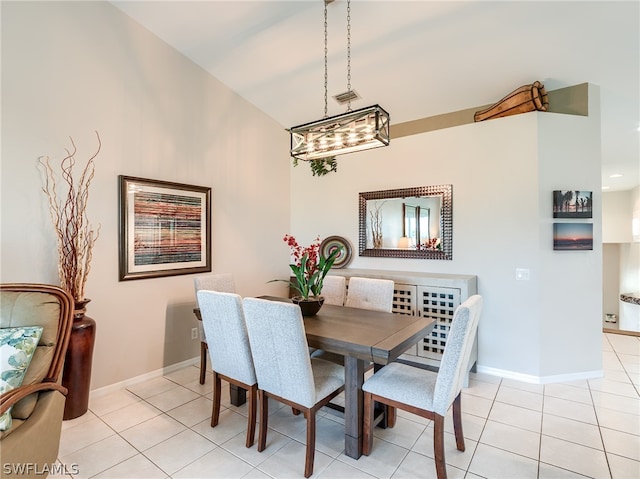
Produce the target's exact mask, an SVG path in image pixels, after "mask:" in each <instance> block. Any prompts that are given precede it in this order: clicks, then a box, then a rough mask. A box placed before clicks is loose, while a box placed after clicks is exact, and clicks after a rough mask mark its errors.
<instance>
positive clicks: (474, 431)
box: [432, 404, 487, 441]
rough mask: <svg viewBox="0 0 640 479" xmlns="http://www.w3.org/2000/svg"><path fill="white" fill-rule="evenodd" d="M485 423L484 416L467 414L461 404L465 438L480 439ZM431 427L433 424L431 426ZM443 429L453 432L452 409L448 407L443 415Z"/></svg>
mask: <svg viewBox="0 0 640 479" xmlns="http://www.w3.org/2000/svg"><path fill="white" fill-rule="evenodd" d="M486 423H487V420H486V418H483V417H480V416H475V415H473V414H468V413H467V412H466V411H465V410H464V404H463V406H462V436H463V437H464V438H466V439H471V440H472V441H477V440H478V439H480V435H481V434H482V430H483V429H484V426H485V424H486ZM432 427H433V426H432ZM444 430H445V432H448V433H451V434H453V433H454V430H453V414H452V410H451V409H449V411H448V412H447V415H446V416H445V421H444Z"/></svg>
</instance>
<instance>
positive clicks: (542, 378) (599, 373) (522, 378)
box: [478, 365, 604, 384]
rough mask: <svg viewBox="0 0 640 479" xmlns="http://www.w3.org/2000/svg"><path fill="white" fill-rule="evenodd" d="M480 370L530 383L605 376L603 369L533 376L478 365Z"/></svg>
mask: <svg viewBox="0 0 640 479" xmlns="http://www.w3.org/2000/svg"><path fill="white" fill-rule="evenodd" d="M478 372H479V373H483V374H488V375H490V376H499V377H501V378H505V379H513V380H516V381H522V382H525V383H530V384H553V383H566V382H571V381H583V380H585V379H596V378H601V377H603V376H604V372H603V371H602V369H598V370H595V371H584V372H580V373H571V374H556V375H553V376H532V375H530V374H522V373H516V372H514V371H507V370H504V369H497V368H490V367H487V366H480V365H479V366H478Z"/></svg>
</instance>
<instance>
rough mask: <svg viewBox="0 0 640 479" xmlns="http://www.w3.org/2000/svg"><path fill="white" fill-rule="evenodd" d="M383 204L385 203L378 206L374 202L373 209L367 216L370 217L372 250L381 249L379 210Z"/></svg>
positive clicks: (380, 218)
mask: <svg viewBox="0 0 640 479" xmlns="http://www.w3.org/2000/svg"><path fill="white" fill-rule="evenodd" d="M384 204H385V201H383V202H382V203H380V204H378V202H377V201H376V202H375V206H374V207H373V209H372V210H370V211H369V216H370V217H371V238H372V239H373V247H374V248H382V215H381V213H380V209H381V208H382V205H384Z"/></svg>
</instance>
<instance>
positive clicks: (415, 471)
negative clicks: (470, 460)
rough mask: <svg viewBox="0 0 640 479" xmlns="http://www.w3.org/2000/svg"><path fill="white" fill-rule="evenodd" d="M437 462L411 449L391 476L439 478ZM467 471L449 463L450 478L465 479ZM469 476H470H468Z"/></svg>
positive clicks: (413, 478)
mask: <svg viewBox="0 0 640 479" xmlns="http://www.w3.org/2000/svg"><path fill="white" fill-rule="evenodd" d="M437 477H438V476H437V474H436V463H435V461H434V460H433V458H431V457H426V456H423V455H422V454H418V453H416V452H413V451H410V452H409V454H407V457H405V458H404V460H403V461H402V462H401V463H400V466H399V467H398V469H397V470H396V472H394V473H393V475H392V476H391V478H392V479H408V478H411V479H437ZM464 477H465V471H464V470H462V469H458V468H457V467H453V466H451V465H447V478H448V479H463V478H464ZM467 477H468V476H467Z"/></svg>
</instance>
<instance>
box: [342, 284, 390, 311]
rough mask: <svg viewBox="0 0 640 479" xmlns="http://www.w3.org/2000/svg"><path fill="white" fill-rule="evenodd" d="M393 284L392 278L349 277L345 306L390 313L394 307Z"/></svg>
mask: <svg viewBox="0 0 640 479" xmlns="http://www.w3.org/2000/svg"><path fill="white" fill-rule="evenodd" d="M393 286H394V283H393V281H392V280H390V279H377V278H361V277H358V276H352V277H351V278H349V287H348V288H347V299H346V301H345V303H344V305H345V306H348V307H350V308H361V309H371V310H375V311H386V312H388V313H390V312H391V311H392V309H393Z"/></svg>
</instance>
